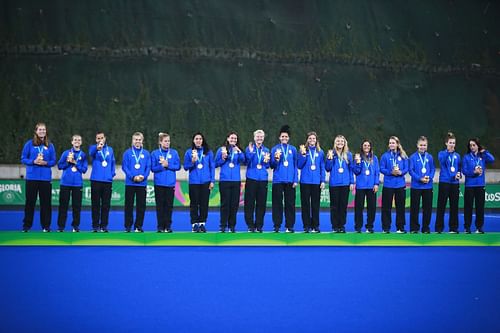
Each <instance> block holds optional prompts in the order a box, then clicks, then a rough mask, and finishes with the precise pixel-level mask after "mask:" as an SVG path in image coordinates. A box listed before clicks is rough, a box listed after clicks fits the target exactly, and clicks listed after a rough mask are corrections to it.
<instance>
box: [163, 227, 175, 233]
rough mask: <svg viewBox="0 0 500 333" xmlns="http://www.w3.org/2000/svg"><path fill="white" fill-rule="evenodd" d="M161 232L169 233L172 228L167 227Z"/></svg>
mask: <svg viewBox="0 0 500 333" xmlns="http://www.w3.org/2000/svg"><path fill="white" fill-rule="evenodd" d="M163 232H166V233H167V234H171V233H172V232H173V231H172V229H170V228H167V229H165V230H163Z"/></svg>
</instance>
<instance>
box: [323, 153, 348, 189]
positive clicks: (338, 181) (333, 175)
mask: <svg viewBox="0 0 500 333" xmlns="http://www.w3.org/2000/svg"><path fill="white" fill-rule="evenodd" d="M352 164H353V163H352V154H351V152H347V162H346V161H345V160H344V159H339V156H338V155H337V153H336V152H335V151H334V152H333V159H331V160H329V159H326V163H325V169H326V171H328V172H330V186H331V187H338V186H347V185H350V184H354V174H353V172H352ZM340 168H342V169H344V171H343V172H342V173H341V172H339V169H340Z"/></svg>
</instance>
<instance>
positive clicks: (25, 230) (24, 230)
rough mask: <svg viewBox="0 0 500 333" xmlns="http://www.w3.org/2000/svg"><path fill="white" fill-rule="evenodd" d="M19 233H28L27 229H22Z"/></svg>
mask: <svg viewBox="0 0 500 333" xmlns="http://www.w3.org/2000/svg"><path fill="white" fill-rule="evenodd" d="M21 232H29V229H23V230H21Z"/></svg>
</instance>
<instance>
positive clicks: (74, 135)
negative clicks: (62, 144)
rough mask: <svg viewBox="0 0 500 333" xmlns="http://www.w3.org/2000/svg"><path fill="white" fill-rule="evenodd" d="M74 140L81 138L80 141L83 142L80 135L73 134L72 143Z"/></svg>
mask: <svg viewBox="0 0 500 333" xmlns="http://www.w3.org/2000/svg"><path fill="white" fill-rule="evenodd" d="M74 138H80V140H82V142H83V139H82V136H81V135H80V134H73V135H72V136H71V141H73V139H74Z"/></svg>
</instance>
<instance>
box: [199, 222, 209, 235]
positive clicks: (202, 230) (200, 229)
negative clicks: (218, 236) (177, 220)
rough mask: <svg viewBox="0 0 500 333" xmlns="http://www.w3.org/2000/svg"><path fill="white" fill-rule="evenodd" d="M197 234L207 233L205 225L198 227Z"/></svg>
mask: <svg viewBox="0 0 500 333" xmlns="http://www.w3.org/2000/svg"><path fill="white" fill-rule="evenodd" d="M198 230H199V232H203V233H205V232H207V229H206V228H205V224H201V225H200V227H199V228H198Z"/></svg>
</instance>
